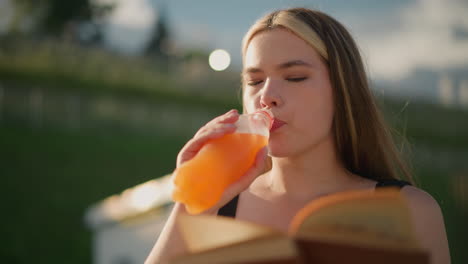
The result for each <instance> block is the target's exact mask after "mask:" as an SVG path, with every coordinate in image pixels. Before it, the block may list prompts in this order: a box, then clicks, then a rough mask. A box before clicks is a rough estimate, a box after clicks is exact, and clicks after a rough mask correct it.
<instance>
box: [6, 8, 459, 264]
mask: <svg viewBox="0 0 468 264" xmlns="http://www.w3.org/2000/svg"><path fill="white" fill-rule="evenodd" d="M295 6H304V7H311V8H316V9H319V10H322V11H324V12H326V13H329V14H330V15H332V16H334V17H335V18H337V19H338V20H339V21H341V22H342V23H344V24H345V25H346V26H347V27H348V29H349V30H350V31H351V33H352V34H353V35H354V37H355V38H356V40H357V42H358V44H359V46H360V48H361V50H362V53H363V57H364V60H365V63H366V66H367V68H368V71H369V75H370V79H371V82H372V87H373V89H374V92H375V94H376V96H377V97H378V99H379V103H380V104H381V105H382V107H383V109H384V111H385V114H386V116H387V118H388V120H389V122H391V124H392V125H393V126H394V127H395V131H396V135H402V136H403V137H404V138H406V139H407V143H406V145H405V146H402V148H404V149H405V150H406V151H407V153H408V154H410V155H409V157H410V159H411V161H412V163H413V165H414V175H415V178H416V179H417V182H418V185H419V186H420V187H421V188H423V189H424V190H426V191H427V192H429V193H430V194H431V195H432V196H434V198H435V199H436V200H437V201H438V202H439V204H440V206H441V208H442V211H443V214H444V217H445V223H446V228H447V232H448V238H449V244H450V248H451V254H452V261H453V263H460V264H461V263H468V254H467V251H466V246H465V245H466V244H465V243H464V242H468V241H467V237H468V232H467V226H466V220H467V219H468V217H467V216H468V209H467V205H468V196H467V195H468V16H467V15H466V14H468V1H466V0H398V1H371V0H352V1H351V0H350V1H338V0H316V1H312V0H310V1H299V0H297V1H284V0H283V1H281V0H256V1H247V0H239V1H215V0H205V1H189V0H171V1H163V0H67V1H60V0H39V1H38V0H0V175H1V179H2V184H1V186H2V188H1V189H2V191H1V196H2V200H3V202H2V205H1V207H2V216H1V222H0V223H1V224H0V234H2V239H1V241H0V262H2V263H31V262H34V263H107V264H132V263H141V261H142V259H144V258H145V257H146V256H147V254H148V253H149V249H150V248H151V246H152V244H153V243H154V241H155V240H156V238H157V234H158V232H159V231H158V228H160V227H161V225H162V224H163V223H164V219H165V216H166V214H167V212H168V211H169V209H170V199H169V198H168V197H169V194H170V191H169V190H170V186H169V184H168V183H167V177H166V178H164V177H162V176H164V175H167V174H169V173H170V172H171V171H172V170H173V169H174V167H175V159H176V155H177V153H178V151H179V149H180V148H181V147H182V145H183V144H184V143H185V142H186V141H187V140H188V139H189V138H190V137H191V136H192V135H193V134H194V133H195V131H196V130H197V129H198V128H199V127H200V126H201V125H203V124H204V123H205V122H207V121H208V120H210V119H212V118H213V117H215V116H218V115H220V114H222V113H224V112H226V111H228V110H229V109H232V108H237V109H241V105H240V100H239V87H240V81H239V73H240V69H241V57H240V43H241V39H242V36H243V34H244V33H245V32H246V31H247V29H248V27H249V26H250V25H251V24H252V23H253V22H254V21H255V20H256V19H257V18H259V17H260V16H262V15H263V14H266V13H267V12H269V11H273V10H275V9H278V8H284V7H295ZM401 142H403V141H401ZM408 143H409V144H408ZM409 149H411V153H410V152H408V150H409ZM155 194H156V195H155ZM155 197H156V198H155ZM152 217H153V218H152ZM152 219H153V220H152ZM154 219H158V220H154ZM158 221H159V222H158ZM155 223H156V224H157V225H156V226H154V224H155ZM152 224H153V225H152ZM142 241H143V242H142ZM139 243H140V244H139Z"/></svg>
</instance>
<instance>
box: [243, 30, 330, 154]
mask: <svg viewBox="0 0 468 264" xmlns="http://www.w3.org/2000/svg"><path fill="white" fill-rule="evenodd" d="M243 82H244V86H243V102H244V108H245V110H246V111H247V113H251V112H254V111H256V110H259V109H263V108H268V109H270V110H271V111H272V113H273V115H274V117H275V119H277V120H276V121H275V125H274V127H278V125H281V124H283V125H282V126H280V127H279V128H277V129H274V128H273V130H272V131H271V133H270V141H269V151H270V155H271V156H273V157H288V156H295V155H298V154H301V153H303V152H305V151H308V150H311V149H312V148H314V147H315V146H317V145H319V144H320V143H323V142H325V141H327V140H332V138H333V137H332V129H331V128H332V121H333V112H334V110H333V97H332V88H331V85H330V80H329V77H328V69H327V67H326V65H325V64H324V62H323V61H322V59H321V58H320V56H319V55H318V53H317V52H316V51H315V49H314V48H313V47H312V46H311V45H309V44H307V43H306V42H305V41H304V40H302V39H301V38H299V37H297V36H296V35H294V34H293V33H290V32H289V31H286V30H284V29H273V30H269V31H264V32H261V33H258V34H256V35H255V36H254V37H253V38H252V40H251V41H250V43H249V45H248V47H247V50H246V53H245V56H244V69H243Z"/></svg>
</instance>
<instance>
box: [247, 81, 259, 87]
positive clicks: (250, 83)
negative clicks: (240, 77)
mask: <svg viewBox="0 0 468 264" xmlns="http://www.w3.org/2000/svg"><path fill="white" fill-rule="evenodd" d="M262 82H263V80H260V81H251V82H248V83H247V85H250V86H255V85H259V84H261V83H262Z"/></svg>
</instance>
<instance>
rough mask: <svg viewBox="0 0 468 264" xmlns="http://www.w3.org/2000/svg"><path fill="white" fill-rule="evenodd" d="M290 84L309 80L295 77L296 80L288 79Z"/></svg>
mask: <svg viewBox="0 0 468 264" xmlns="http://www.w3.org/2000/svg"><path fill="white" fill-rule="evenodd" d="M286 80H287V81H289V82H302V81H305V80H307V77H294V78H286Z"/></svg>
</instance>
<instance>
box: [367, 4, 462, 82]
mask: <svg viewBox="0 0 468 264" xmlns="http://www.w3.org/2000/svg"><path fill="white" fill-rule="evenodd" d="M467 13H468V3H467V2H465V1H463V0H448V1H443V0H419V1H416V2H414V3H412V4H410V5H408V6H407V7H405V8H402V9H401V10H400V12H399V14H397V16H398V18H399V20H400V23H398V24H397V26H396V28H395V29H393V30H391V29H388V28H386V29H384V30H382V31H381V32H378V33H377V32H372V33H371V34H368V35H364V36H360V40H361V41H363V42H364V43H365V44H364V45H362V46H363V50H364V54H365V57H367V61H368V66H369V70H370V73H371V76H372V78H374V79H385V80H399V79H402V78H405V77H406V76H408V75H409V74H410V73H412V72H413V71H414V70H416V69H420V68H426V69H433V70H444V69H449V68H453V67H461V66H466V65H468V37H467V36H468V16H467V15H466V14H467ZM393 25H394V24H393Z"/></svg>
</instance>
